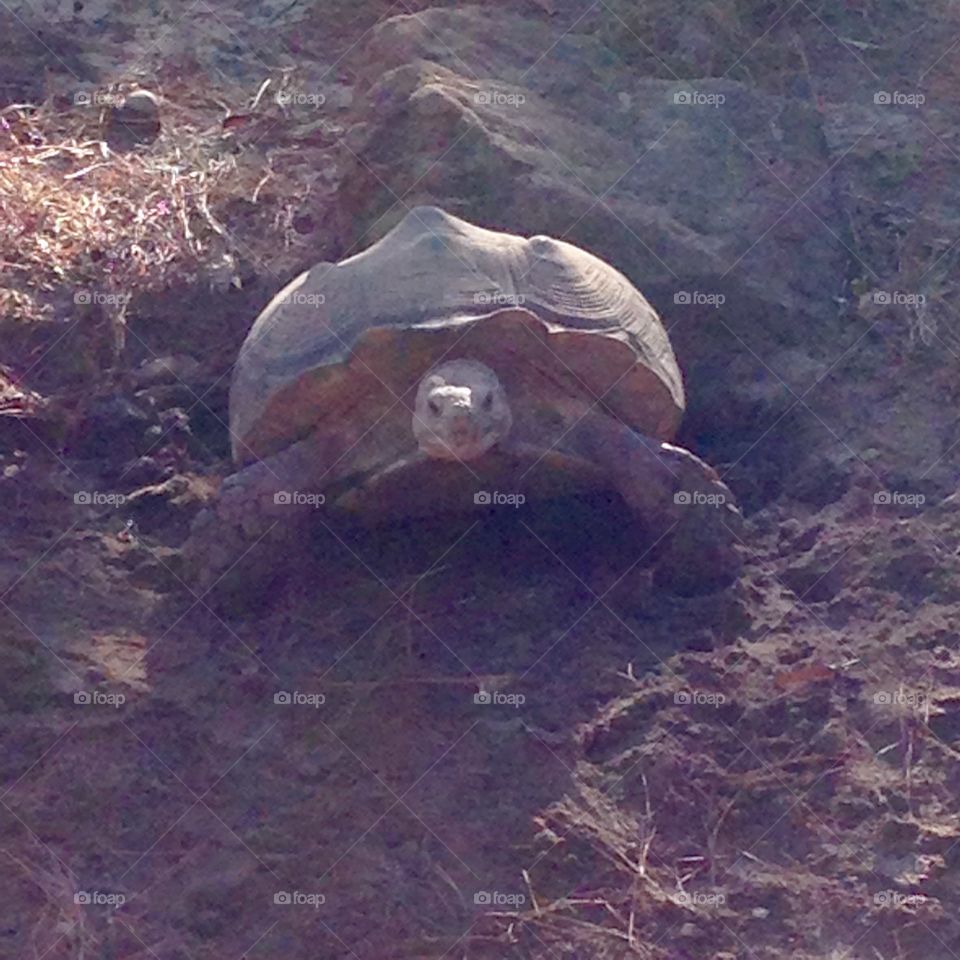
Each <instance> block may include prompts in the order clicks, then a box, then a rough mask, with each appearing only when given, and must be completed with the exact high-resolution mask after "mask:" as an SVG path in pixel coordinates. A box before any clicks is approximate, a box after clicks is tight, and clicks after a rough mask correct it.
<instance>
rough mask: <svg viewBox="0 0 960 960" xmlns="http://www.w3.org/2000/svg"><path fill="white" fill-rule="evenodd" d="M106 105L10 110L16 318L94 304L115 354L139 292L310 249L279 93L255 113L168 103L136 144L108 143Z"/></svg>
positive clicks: (1, 205)
mask: <svg viewBox="0 0 960 960" xmlns="http://www.w3.org/2000/svg"><path fill="white" fill-rule="evenodd" d="M105 113H106V109H105V110H103V111H100V112H99V113H98V111H97V110H95V109H91V108H89V107H86V108H84V109H79V110H78V109H69V110H58V109H57V108H56V107H55V106H54V105H53V104H52V103H47V104H44V105H42V106H40V107H33V106H26V105H12V106H9V107H7V108H5V109H4V110H2V111H0V221H2V223H3V230H2V232H0V313H2V314H3V315H5V317H6V318H8V319H13V320H15V321H18V322H21V323H31V322H37V321H42V320H54V319H56V320H60V319H63V316H62V314H63V313H64V312H69V313H71V314H73V315H83V313H84V312H85V311H89V310H97V311H99V313H100V314H101V315H102V316H105V317H106V318H107V319H108V320H109V321H110V322H109V324H108V328H109V329H111V330H112V331H113V337H114V343H113V349H114V353H115V356H116V355H117V354H119V353H120V352H121V351H122V349H123V341H124V335H123V332H124V325H125V313H126V309H127V305H128V304H129V302H130V301H131V299H132V298H133V297H134V296H136V295H137V294H141V293H144V292H152V291H157V290H163V289H168V288H170V287H172V286H175V285H180V284H183V283H192V282H196V281H198V280H203V281H206V282H209V283H212V284H214V285H216V286H222V287H225V286H227V285H229V284H230V283H231V282H237V279H236V278H237V268H236V262H237V260H238V259H240V258H245V259H247V260H251V261H254V262H259V263H263V264H267V265H269V268H270V269H273V270H275V271H277V272H279V271H280V270H282V269H283V268H284V266H285V261H289V262H293V263H296V262H297V258H298V256H302V253H300V251H298V250H296V249H294V248H295V247H297V245H298V238H297V236H296V234H295V231H293V230H292V229H291V222H292V220H293V217H294V215H295V213H296V211H297V210H298V209H299V208H300V207H301V205H302V202H303V199H304V197H305V196H306V195H307V194H309V193H310V184H309V183H307V184H304V183H303V182H302V179H298V178H297V177H296V176H289V175H287V176H276V175H275V164H278V165H279V166H281V167H283V166H285V164H284V162H283V161H284V159H285V158H286V156H289V153H290V151H285V150H283V149H282V148H275V145H276V137H275V136H271V135H273V134H275V133H276V129H275V128H279V129H281V130H282V129H283V123H284V122H285V121H286V119H287V118H286V117H285V116H283V115H282V112H281V111H279V109H278V108H277V106H276V102H275V101H274V100H270V99H269V98H264V102H263V105H262V107H259V108H258V111H257V113H256V114H255V115H253V121H254V122H250V117H251V115H250V114H247V115H243V114H240V115H234V116H231V117H230V118H229V119H227V117H228V115H229V108H227V107H226V104H224V103H222V102H221V101H211V100H209V99H208V100H207V101H206V102H205V103H198V104H184V103H182V102H180V103H176V104H174V103H171V102H170V101H166V102H164V103H163V109H162V117H163V131H162V133H161V135H160V137H159V139H158V140H157V141H155V142H154V143H153V144H150V145H149V146H141V147H138V148H136V149H134V150H131V151H127V152H118V151H115V150H111V149H110V147H109V146H108V145H107V143H106V141H105V139H104V135H103V132H102V131H103V121H104V117H105ZM288 129H289V128H288ZM241 139H243V140H244V142H243V143H241V142H240V140H241ZM284 172H285V173H287V171H286V170H285V171H284ZM227 223H230V228H229V229H228V227H227V226H226V224H227ZM261 258H262V259H261Z"/></svg>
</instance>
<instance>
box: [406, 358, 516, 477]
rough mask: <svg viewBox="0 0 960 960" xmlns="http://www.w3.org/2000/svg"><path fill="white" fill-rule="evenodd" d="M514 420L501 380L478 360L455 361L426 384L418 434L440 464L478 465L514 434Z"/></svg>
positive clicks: (417, 411)
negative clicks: (479, 459)
mask: <svg viewBox="0 0 960 960" xmlns="http://www.w3.org/2000/svg"><path fill="white" fill-rule="evenodd" d="M512 423H513V416H512V414H511V413H510V404H509V403H508V402H507V394H506V391H505V390H504V389H503V385H502V384H501V383H500V381H499V380H498V379H497V375H496V374H495V373H494V372H493V371H492V370H491V369H490V368H489V367H487V366H485V365H484V364H482V363H478V362H477V361H476V360H450V361H448V362H446V363H442V364H440V365H439V366H437V367H434V368H433V369H432V370H431V371H430V372H429V373H428V374H426V376H424V378H423V379H422V380H421V381H420V386H419V387H418V388H417V398H416V400H415V402H414V408H413V434H414V436H415V437H416V438H417V443H418V444H419V446H420V450H421V451H422V452H423V453H425V454H426V455H427V456H429V457H435V458H437V459H439V460H473V459H474V458H476V457H479V456H481V455H482V454H484V453H486V452H487V451H488V450H489V449H490V448H491V447H493V446H494V445H495V444H496V443H498V442H499V441H500V440H501V439H503V437H505V436H506V435H507V433H509V431H510V427H511V425H512Z"/></svg>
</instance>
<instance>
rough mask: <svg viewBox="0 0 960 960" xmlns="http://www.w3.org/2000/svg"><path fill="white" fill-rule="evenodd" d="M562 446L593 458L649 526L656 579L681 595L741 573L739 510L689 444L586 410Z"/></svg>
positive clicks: (713, 586)
mask: <svg viewBox="0 0 960 960" xmlns="http://www.w3.org/2000/svg"><path fill="white" fill-rule="evenodd" d="M561 445H562V446H563V447H564V448H569V449H570V450H571V451H572V452H575V453H576V454H578V455H579V456H582V457H584V458H585V459H586V460H588V461H590V462H591V463H593V464H595V465H597V466H598V467H600V468H601V470H602V471H603V472H604V473H605V474H606V476H607V477H608V478H609V479H610V480H611V481H612V483H613V486H614V487H615V488H616V490H617V491H618V492H619V493H620V495H621V496H622V497H623V499H624V500H625V501H626V503H627V504H628V505H629V506H630V507H631V508H632V509H633V510H634V511H635V512H636V514H637V516H638V517H639V519H640V521H641V522H642V523H643V524H644V526H645V527H646V528H647V530H648V531H649V533H650V538H651V550H652V552H653V555H654V556H655V558H656V567H655V573H654V578H655V582H656V583H657V584H658V585H659V586H663V587H665V588H668V589H671V590H673V591H675V592H677V593H680V594H683V595H687V596H689V595H694V594H700V593H709V592H711V591H713V590H719V589H723V588H724V587H727V586H729V585H730V584H731V583H732V582H733V581H734V580H736V579H737V577H738V576H739V574H740V569H741V567H742V557H741V555H740V551H739V550H738V549H737V546H738V544H740V543H741V542H742V538H743V517H742V515H741V513H740V511H739V509H738V508H737V506H736V503H735V500H734V497H733V494H732V493H731V492H730V489H729V488H728V487H727V485H726V484H725V483H724V482H723V481H722V480H721V479H720V478H719V476H718V475H717V473H716V471H715V470H714V469H713V468H712V467H710V466H709V465H708V464H706V463H704V462H703V461H702V460H701V459H700V458H699V457H696V456H694V454H692V453H690V451H689V450H684V449H682V448H681V447H675V446H673V445H672V444H669V443H662V442H660V441H659V440H655V439H652V438H650V437H645V436H643V435H642V434H640V433H637V432H636V431H635V430H632V429H631V428H629V427H627V426H625V425H624V424H622V423H620V422H619V421H618V420H616V419H615V418H613V417H611V416H609V415H606V414H603V413H600V412H590V413H588V414H587V415H586V416H584V417H582V418H581V419H580V420H579V421H578V422H577V424H576V425H575V426H574V427H573V428H571V429H570V430H569V431H568V432H567V434H566V435H565V436H564V437H563V439H562V441H561Z"/></svg>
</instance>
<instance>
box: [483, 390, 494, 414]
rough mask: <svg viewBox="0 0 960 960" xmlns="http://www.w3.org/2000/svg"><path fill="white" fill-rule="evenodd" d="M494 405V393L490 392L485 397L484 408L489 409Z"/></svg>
mask: <svg viewBox="0 0 960 960" xmlns="http://www.w3.org/2000/svg"><path fill="white" fill-rule="evenodd" d="M492 406H493V394H492V393H488V394H487V395H486V396H485V397H484V398H483V409H484V410H489V409H490V408H491V407H492Z"/></svg>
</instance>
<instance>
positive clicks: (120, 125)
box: [104, 90, 160, 150]
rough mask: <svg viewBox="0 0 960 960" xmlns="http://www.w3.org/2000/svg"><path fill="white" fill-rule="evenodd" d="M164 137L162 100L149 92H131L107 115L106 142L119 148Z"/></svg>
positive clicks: (127, 147) (126, 147)
mask: <svg viewBox="0 0 960 960" xmlns="http://www.w3.org/2000/svg"><path fill="white" fill-rule="evenodd" d="M159 135H160V101H159V100H158V99H157V97H156V96H155V95H154V94H152V93H150V91H149V90H131V91H130V93H128V94H127V95H126V96H125V97H124V98H123V101H122V102H121V103H120V104H118V105H117V106H115V107H113V108H112V109H111V110H110V112H109V114H108V115H107V124H106V130H105V131H104V139H105V140H106V141H107V143H108V144H109V145H110V146H111V147H113V148H115V149H121V150H122V149H129V148H130V147H132V146H134V145H136V144H138V143H152V142H153V141H154V140H156V139H157V137H158V136H159Z"/></svg>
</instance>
